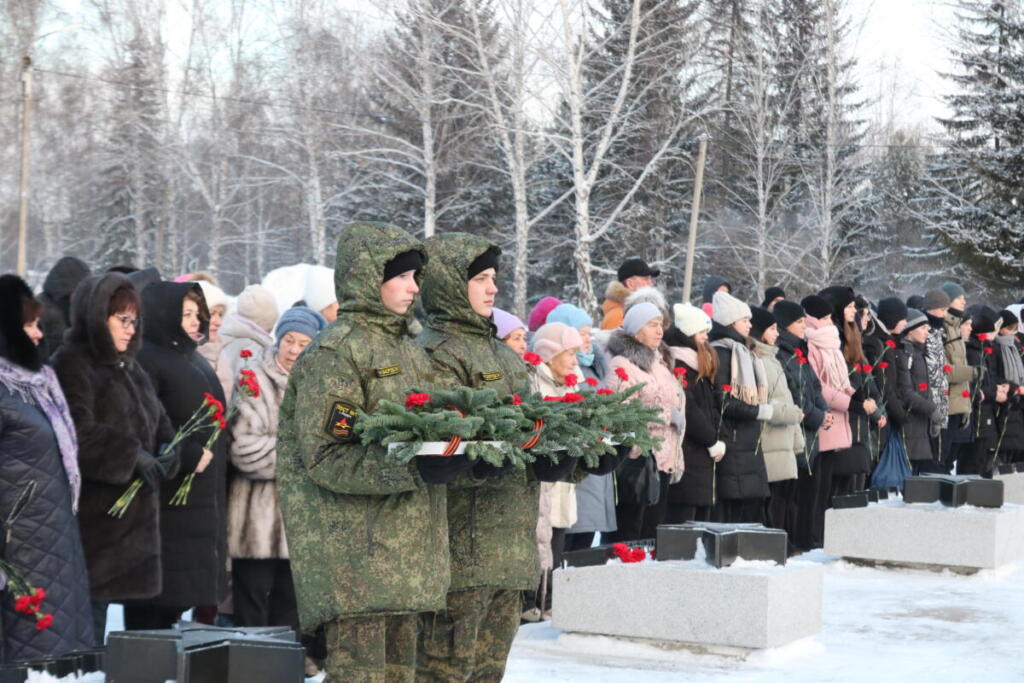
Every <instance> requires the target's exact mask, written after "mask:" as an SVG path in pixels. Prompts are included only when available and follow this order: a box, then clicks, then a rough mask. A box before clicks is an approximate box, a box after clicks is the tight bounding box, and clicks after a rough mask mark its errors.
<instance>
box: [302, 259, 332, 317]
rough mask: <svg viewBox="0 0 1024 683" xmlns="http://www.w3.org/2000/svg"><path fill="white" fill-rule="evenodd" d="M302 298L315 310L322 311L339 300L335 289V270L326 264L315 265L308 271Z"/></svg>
mask: <svg viewBox="0 0 1024 683" xmlns="http://www.w3.org/2000/svg"><path fill="white" fill-rule="evenodd" d="M302 300H303V301H305V302H306V305H307V306H309V307H310V308H312V309H313V310H314V311H322V310H324V309H325V308H327V307H328V306H330V305H331V304H333V303H334V302H336V301H337V300H338V295H337V293H336V292H335V291H334V271H333V270H332V269H330V268H327V267H326V266H313V267H312V268H310V269H309V270H307V271H306V287H305V289H303V290H302Z"/></svg>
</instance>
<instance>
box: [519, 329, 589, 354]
mask: <svg viewBox="0 0 1024 683" xmlns="http://www.w3.org/2000/svg"><path fill="white" fill-rule="evenodd" d="M532 346H533V352H534V353H536V354H537V355H538V356H540V359H541V360H542V361H544V362H545V363H547V362H548V361H549V360H551V359H552V358H554V357H555V356H557V355H558V354H560V353H562V352H563V351H568V350H569V349H578V348H580V347H581V346H583V337H581V336H580V333H579V332H577V331H576V330H575V328H572V327H569V326H568V325H566V324H565V323H548V324H546V325H542V326H541V328H540V329H539V330H537V332H536V333H534V335H533V340H532Z"/></svg>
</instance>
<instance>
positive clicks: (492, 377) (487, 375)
mask: <svg viewBox="0 0 1024 683" xmlns="http://www.w3.org/2000/svg"><path fill="white" fill-rule="evenodd" d="M503 376H504V375H502V374H501V370H495V371H494V372H481V373H480V377H481V378H482V379H483V380H484V381H485V382H497V381H498V380H499V379H501V378H502V377H503Z"/></svg>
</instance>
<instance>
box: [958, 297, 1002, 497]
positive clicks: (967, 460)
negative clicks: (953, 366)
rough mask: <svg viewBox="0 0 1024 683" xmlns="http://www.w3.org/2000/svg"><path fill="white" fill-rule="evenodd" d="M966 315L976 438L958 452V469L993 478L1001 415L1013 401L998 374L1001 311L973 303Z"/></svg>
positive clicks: (971, 418) (966, 472)
mask: <svg viewBox="0 0 1024 683" xmlns="http://www.w3.org/2000/svg"><path fill="white" fill-rule="evenodd" d="M964 314H965V315H969V316H970V317H971V323H972V329H971V336H970V338H969V339H968V340H967V343H966V347H967V364H968V365H970V366H971V367H972V368H974V377H975V380H974V382H972V383H971V387H970V389H969V390H970V392H971V414H970V421H969V423H968V424H969V426H970V428H971V436H972V437H973V439H974V440H973V442H972V443H971V449H970V451H969V452H960V453H958V457H957V463H956V472H957V474H980V475H982V476H986V477H991V476H992V474H993V472H994V469H995V464H996V462H995V448H996V444H997V442H998V440H999V429H1000V425H999V423H998V421H997V417H998V414H999V411H1000V410H1001V409H1003V406H1005V405H1006V403H1007V401H1008V400H1009V392H1008V391H1000V389H999V385H1000V383H1002V382H1003V380H1002V379H1001V377H1000V375H999V373H998V365H997V363H998V361H997V360H996V355H997V351H996V349H995V348H994V345H993V343H992V340H993V338H994V337H995V334H996V326H997V325H998V323H999V314H998V313H996V312H995V311H994V310H992V309H991V308H989V307H988V306H971V307H970V308H968V309H967V310H966V311H964Z"/></svg>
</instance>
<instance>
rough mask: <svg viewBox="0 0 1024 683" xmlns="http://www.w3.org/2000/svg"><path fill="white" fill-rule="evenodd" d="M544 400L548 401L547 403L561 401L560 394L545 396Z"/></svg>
mask: <svg viewBox="0 0 1024 683" xmlns="http://www.w3.org/2000/svg"><path fill="white" fill-rule="evenodd" d="M544 400H545V401H548V402H549V403H561V401H562V397H561V396H545V397H544Z"/></svg>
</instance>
